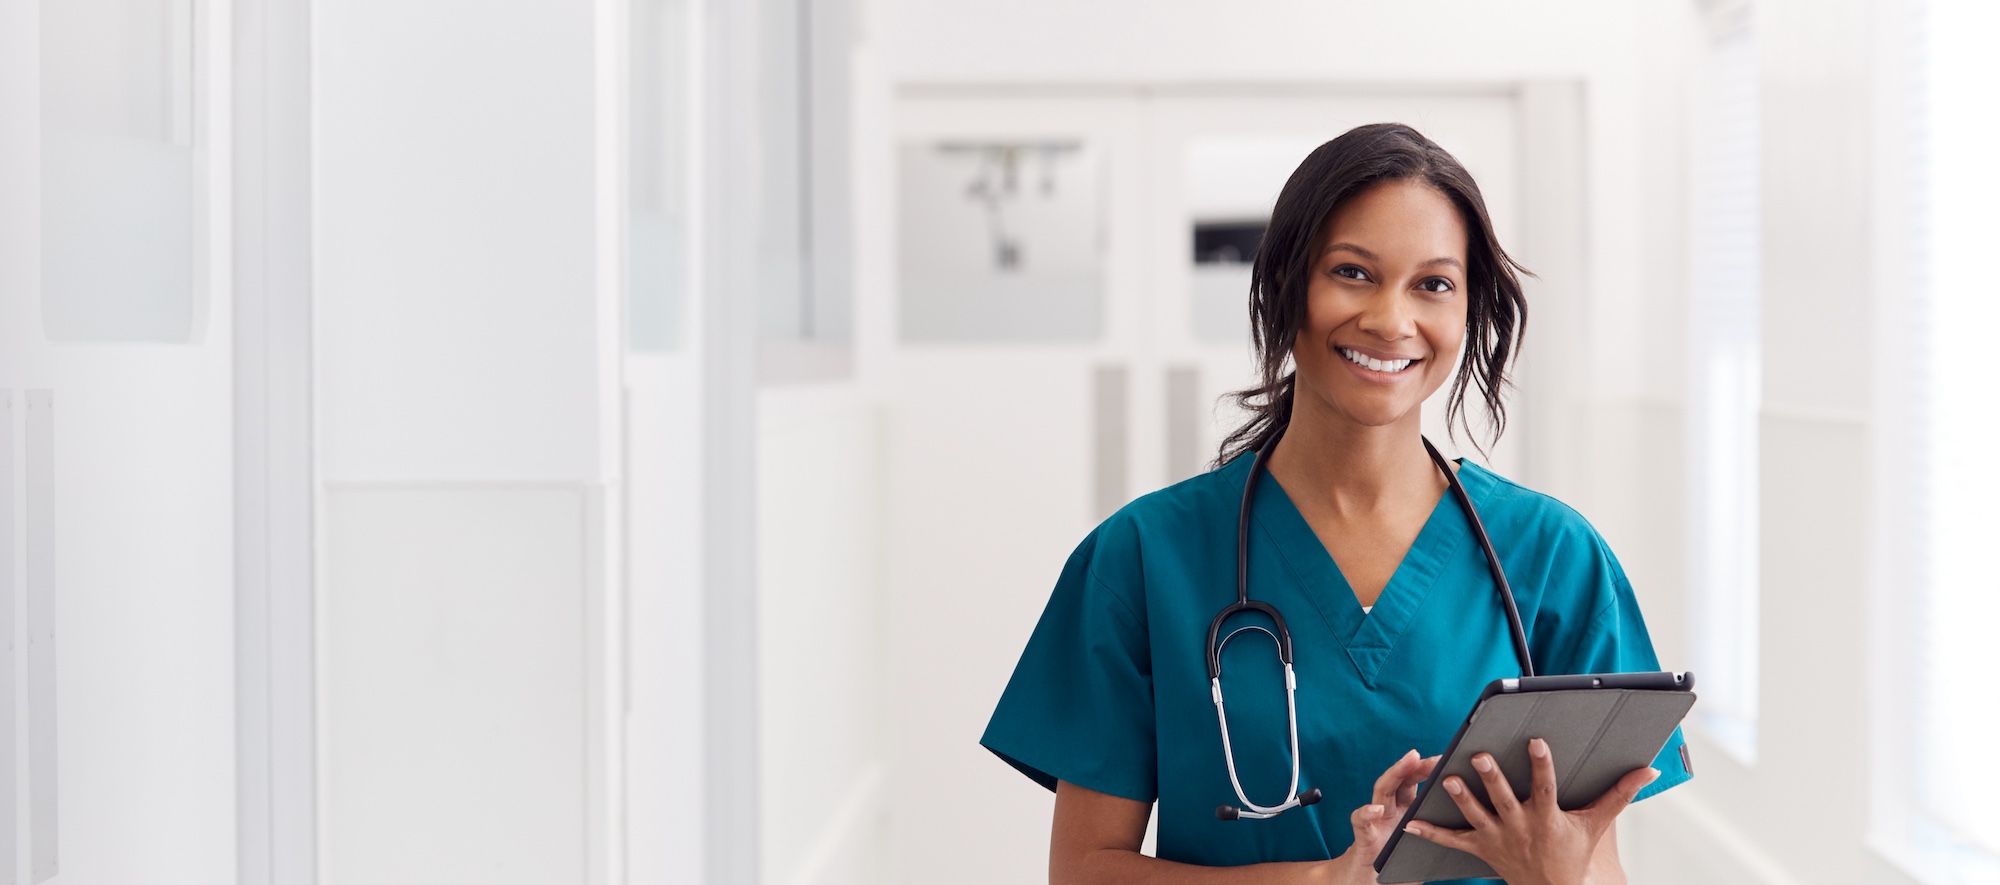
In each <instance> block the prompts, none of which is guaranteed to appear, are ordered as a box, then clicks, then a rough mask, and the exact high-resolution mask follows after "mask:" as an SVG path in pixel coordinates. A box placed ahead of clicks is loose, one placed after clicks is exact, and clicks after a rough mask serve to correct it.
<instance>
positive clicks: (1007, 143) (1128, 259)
mask: <svg viewBox="0 0 2000 885" xmlns="http://www.w3.org/2000/svg"><path fill="white" fill-rule="evenodd" d="M1516 106H1517V101H1516V98H1515V96H1514V94H1513V93H1511V92H1509V91H1506V90H1501V89H1494V90H1490V91H1484V92H1477V93H1465V94H1438V93H1422V94H1416V93H1412V94H1386V93H1352V92H1350V93H1338V94H1336V93H1312V92H1301V93H1297V94H1294V95H1290V96H1286V97H1276V98H1272V97H1249V96H1248V95H1246V94H1245V93H1242V92H1230V91H1213V90H1211V91H1207V92H1205V93H1204V92H1202V91H1200V90H1194V89H1185V90H1178V91H1176V90H1152V91H1147V92H1140V91H1132V90H1117V89H1070V90H1060V89H1056V90H1038V91H1027V90H1022V89H951V88H944V87H939V88H935V89H922V90H916V91H906V92H905V93H904V94H903V95H902V97H901V100H900V102H899V103H898V106H897V112H898V114H897V116H898V132H899V135H900V144H899V148H898V150H899V156H898V158H897V161H898V163H899V164H900V167H901V171H900V172H899V175H898V181H899V187H900V188H902V189H903V192H901V193H899V194H898V196H897V205H898V207H899V213H900V215H901V216H902V217H900V218H899V219H898V221H897V228H898V232H899V233H898V238H897V242H898V244H899V245H898V248H899V250H901V252H902V254H899V255H898V256H896V258H895V259H894V263H895V264H894V266H896V267H897V268H898V269H899V276H900V278H899V280H898V283H897V287H896V288H897V299H898V305H897V319H898V324H899V326H898V331H897V335H896V336H895V339H894V340H895V344H894V345H893V347H892V348H891V352H890V353H888V354H885V355H883V356H882V359H883V362H884V365H886V366H887V367H888V368H887V372H886V374H887V376H888V377H889V378H891V379H893V380H892V383H891V388H892V389H891V392H890V395H889V403H888V416H887V425H888V426H887V429H886V438H887V450H888V451H887V457H886V460H885V465H886V466H885V472H886V475H887V481H888V484H889V498H888V501H889V504H888V508H889V512H888V518H887V531H888V551H889V553H888V555H889V567H888V589H887V595H888V612H889V613H888V618H889V622H888V623H889V636H890V640H889V642H890V648H889V660H890V662H891V663H890V672H891V678H892V679H893V680H894V682H893V683H892V685H891V686H890V692H891V697H892V699H893V700H892V702H891V707H892V709H893V710H894V711H896V712H895V713H894V714H893V715H894V716H895V719H894V721H892V722H891V723H890V724H889V730H890V732H891V733H892V734H894V735H896V741H897V744H896V754H895V757H894V758H895V759H896V764H897V765H898V766H899V768H898V770H897V771H896V772H895V775H894V777H893V778H892V782H893V786H892V788H891V808H892V812H891V813H892V816H893V819H892V821H891V832H892V836H891V844H893V845H895V846H897V851H896V852H894V854H895V855H896V858H897V862H898V863H899V864H901V866H900V868H899V870H898V873H899V878H900V879H901V880H902V881H912V882H914V881H919V880H921V879H922V878H924V876H925V873H926V871H930V870H935V869H941V868H946V867H949V868H951V869H955V870H958V871H960V878H961V879H964V880H965V881H968V882H991V883H1004V882H1023V881H1036V880H1039V879H1040V878H1041V877H1042V876H1044V875H1046V873H1045V871H1046V868H1047V867H1046V856H1047V855H1046V851H1047V845H1048V838H1049V835H1048V834H1049V829H1048V828H1049V812H1050V808H1051V807H1052V800H1051V798H1050V796H1049V795H1048V794H1046V793H1044V792H1042V791H1041V790H1039V789H1038V788H1035V787H1033V786H1031V785H1030V784H1028V783H1027V782H1026V781H1025V780H1024V779H1023V778H1022V777H1021V776H1020V775H1019V774H1017V773H1015V772H1014V771H1013V770H1012V769H1011V768H1009V767H1008V766H1007V765H1005V764H1003V763H1001V762H1000V761H999V760H997V759H995V758H993V757H992V756H991V754H989V753H987V752H986V751H985V750H984V749H982V748H981V747H979V746H978V743H977V741H978V737H979V734H980V732H981V731H982V730H983V729H984V727H985V724H986V720H987V717H988V716H989V715H990V714H991V713H992V710H993V704H994V702H995V701H996V700H997V699H998V697H999V694H1000V691H1001V689H1002V688H1003V687H1004V685H1005V683H1006V680H1007V678H1008V676H1009V675H1010V674H1011V672H1012V670H1013V666H1014V663H1015V661H1016V660H1017V658H1018V656H1019V654H1020V651H1021V648H1022V646H1023V644H1024V643H1025V642H1026V640H1027V637H1028V634H1029V631H1030V630H1031V629H1032V627H1033V625H1034V623H1035V620H1036V618H1037V617H1038V616H1039V615H1040V614H1041V611H1042V607H1043V606H1044V605H1045V604H1046V602H1047V599H1048V593H1049V590H1050V588H1051V586H1052V585H1053V583H1054V581H1055V578H1056V575H1057V573H1058V572H1059V571H1060V569H1061V567H1062V563H1063V561H1064V559H1065V558H1066V557H1067V556H1068V554H1069V553H1070V551H1071V550H1072V549H1073V548H1074V547H1075V545H1076V544H1077V543H1078V542H1079V541H1080V540H1082V538H1083V536H1084V534H1085V533H1087V532H1088V531H1089V530H1090V529H1091V527H1092V526H1094V525H1095V524H1096V523H1097V522H1098V521H1099V520H1101V519H1102V518H1103V517H1104V516H1106V515H1108V514H1109V512H1110V510H1111V509H1114V508H1115V507H1116V506H1118V505H1120V504H1122V503H1123V502H1125V501H1128V500H1130V499H1131V498H1133V497H1137V496H1138V495H1140V494H1143V493H1145V492H1148V491H1151V490H1153V489H1156V488H1160V487H1162V486H1164V485H1166V484H1168V483H1170V482H1172V481H1176V480H1179V479H1182V478H1185V477H1187V476H1190V475H1192V474H1193V473H1194V472H1196V471H1197V470H1199V469H1202V467H1203V465H1205V464H1206V462H1207V461H1209V460H1211V459H1212V458H1213V457H1214V455H1215V449H1216V445H1217V444H1218V442H1219V441H1220V440H1221V438H1222V436H1223V435H1224V434H1226V433H1227V432H1228V430H1229V429H1231V428H1232V427H1233V426H1234V424H1235V422H1236V421H1237V420H1238V416H1237V414H1236V413H1235V412H1234V411H1233V409H1231V408H1229V407H1227V406H1226V405H1223V404H1221V403H1219V398H1220V397H1221V396H1222V395H1223V394H1224V393H1226V392H1228V391H1230V390H1234V389H1237V388H1240V387H1242V386H1245V385H1247V384H1248V383H1249V382H1250V380H1251V379H1252V378H1253V375H1254V366H1253V364H1252V361H1251V358H1250V351H1249V348H1248V320H1247V308H1245V307H1241V306H1240V304H1241V302H1240V301H1239V307H1238V308H1237V309H1236V310H1235V312H1234V313H1233V314H1232V313H1229V311H1228V309H1227V307H1226V306H1224V307H1221V308H1218V307H1217V305H1216V296H1215V295H1214V292H1215V290H1216V287H1218V286H1223V287H1226V286H1227V285H1228V282H1227V280H1217V279H1214V278H1211V279H1208V280H1205V281H1198V280H1197V279H1196V270H1195V268H1193V267H1192V265H1191V258H1190V256H1191V254H1192V248H1191V238H1192V225H1193V223H1194V222H1195V221H1198V220H1207V219H1209V218H1226V217H1229V216H1231V215H1234V214H1247V215H1249V216H1259V217H1261V216H1267V215H1268V213H1269V210H1270V206H1271V203H1272V202H1273V201H1274V200H1275V198H1276V196H1277V192H1278V187H1279V186H1280V185H1282V184H1283V182H1284V180H1285V178H1286V177H1288V176H1289V175H1290V174H1291V171H1292V169H1293V168H1294V167H1296V166H1297V164H1298V162H1299V161H1300V160H1302V159H1304V157H1305V155H1306V153H1307V152H1309V151H1310V150H1311V149H1312V148H1313V147H1315V146H1317V145H1318V144H1319V143H1321V142H1323V141H1325V140H1326V139H1329V138H1332V137H1334V136H1335V135H1338V134H1339V133H1341V132H1343V131H1345V130H1347V129H1348V128H1351V127H1353V126H1355V125H1359V124H1362V123H1367V122H1374V121H1378V120H1403V121H1406V122H1409V123H1411V124H1412V125H1414V126H1416V127H1417V128H1418V129H1419V130H1420V131H1423V132H1425V133H1426V134H1427V135H1429V136H1430V137H1432V138H1433V139H1434V140H1436V141H1438V142H1439V143H1440V144H1442V145H1444V146H1445V147H1446V148H1447V149H1449V150H1451V151H1453V153H1454V154H1455V155H1457V156H1458V157H1459V158H1460V159H1461V160H1462V161H1463V162H1464V163H1465V164H1466V165H1467V167H1468V168H1469V169H1470V170H1471V171H1472V173H1473V175H1474V176H1475V177H1476V178H1477V179H1478V181H1479V183H1480V185H1481V187H1482V189H1483V190H1484V192H1485V194H1486V196H1487V199H1488V202H1489V208H1490V210H1491V212H1492V213H1493V217H1494V220H1495V223H1496V225H1498V227H1499V232H1500V236H1501V237H1502V240H1503V242H1506V240H1507V237H1508V232H1509V229H1510V228H1511V227H1513V226H1515V221H1514V218H1515V212H1516V207H1517V206H1518V204H1519V197H1518V190H1519V188H1518V180H1519V179H1518V172H1517V165H1518V160H1519V157H1518V155H1517V150H1518V148H1517V145H1518V144H1519V143H1520V140H1519V131H1518V122H1517V117H1518V114H1517V110H1516ZM1010 151H1011V153H1012V156H1011V167H1012V168H1011V171H1010V170H1009V168H1008V167H1009V165H1010V159H1009V157H1008V154H1009V152H1010ZM954 158H955V159H954ZM1051 170H1052V171H1051ZM954 175H956V176H958V177H957V178H953V177H952V176H954ZM1010 175H1011V177H1012V188H1013V189H1012V191H1005V187H1006V185H1007V183H1008V180H1009V176H1010ZM1066 187H1068V188H1072V190H1068V191H1066V190H1065V188H1066ZM1075 187H1085V188H1094V189H1095V193H1094V198H1090V199H1085V198H1079V197H1078V196H1077V195H1076V193H1075V192H1074V190H1073V189H1074V188H1075ZM912 189H918V191H919V192H914V193H913V192H912ZM996 189H1000V190H1001V191H1002V192H1003V193H1005V194H1007V195H1008V196H1006V197H1005V198H1004V199H1002V198H996V197H995V196H994V194H995V192H996ZM1052 192H1053V193H1052ZM913 213H915V217H913ZM1036 225H1041V227H1039V228H1038V227H1036ZM1091 238H1095V239H1094V240H1092V239H1091ZM1079 240H1081V242H1079ZM1080 247H1087V249H1085V250H1084V251H1086V252H1087V253H1088V254H1091V255H1094V256H1095V260H1096V261H1097V263H1098V264H1097V268H1098V270H1097V273H1096V275H1095V284H1096V285H1095V287H1094V289H1093V288H1091V287H1089V286H1088V285H1086V284H1087V283H1089V282H1090V281H1091V276H1090V275H1089V274H1082V273H1076V272H1074V271H1075V266H1074V265H1075V261H1076V259H1077V253H1078V250H1079V248H1080ZM913 249H915V250H917V254H911V252H912V250H913ZM1040 256H1051V257H1050V259H1049V260H1052V261H1055V262H1056V263H1058V264H1063V267H1062V268H1059V269H1058V271H1054V272H1052V271H1049V270H1048V269H1047V267H1046V266H1045V265H1044V266H1037V264H1036V262H1037V260H1038V257H1040ZM1009 261H1012V262H1014V266H1013V267H1012V268H1007V267H1006V265H1007V262H1009ZM947 262H957V263H958V264H959V265H960V269H961V270H962V271H965V272H964V273H961V274H960V275H959V276H958V277H953V276H952V272H951V271H949V270H947V269H941V268H940V267H938V266H935V265H937V264H940V263H947ZM978 262H990V263H991V265H990V270H991V273H990V274H989V275H988V278H986V279H980V278H978V277H979V275H978V274H977V273H972V272H971V270H972V269H976V268H977V263H978ZM1065 262H1067V263H1065ZM1224 272H1225V273H1226V272H1227V269H1224ZM1006 273H1013V274H1015V276H1014V277H1007V276H1006ZM1036 274H1042V276H1041V277H1040V278H1039V279H1040V280H1041V282H1042V284H1043V286H1042V288H1041V289H1039V290H1036V289H1034V288H1033V287H1031V286H1028V285H1026V284H1025V283H1024V282H1023V281H1024V280H1034V279H1037V277H1036ZM1241 277H1242V286H1243V289H1244V290H1245V291H1244V292H1243V293H1239V294H1240V295H1242V296H1243V297H1247V286H1248V271H1247V269H1243V270H1242V271H1241ZM995 280H998V281H999V282H995ZM1202 283H1206V284H1208V288H1207V289H1202V290H1200V293H1199V294H1201V295H1202V297H1203V298H1206V299H1207V300H1206V301H1203V300H1199V299H1198V297H1197V295H1198V291H1197V286H1198V285H1200V284H1202ZM1093 292H1094V295H1093V294H1092V293H1093ZM1051 293H1055V294H1051ZM1058 296H1060V297H1058ZM1222 297H1228V296H1222ZM1093 298H1094V301H1093V300H1092V299H1093ZM1010 299H1011V300H1010ZM1078 299H1081V300H1082V301H1083V306H1082V307H1079V306H1078V304H1077V300H1078ZM1009 305H1012V306H1014V307H1016V308H1019V309H1018V310H1013V311H1012V312H1010V310H1009ZM1217 310H1220V311H1221V313H1220V314H1217V313H1216V312H1215V311H1217ZM954 311H956V313H954ZM1205 311H1206V312H1205ZM1218 316H1219V317H1221V319H1220V320H1218V319H1217V317H1218ZM1232 317H1233V319H1231V318H1232ZM1222 322H1234V323H1236V324H1237V326H1235V327H1234V328H1230V329H1225V330H1223V331H1220V332H1218V326H1219V323H1222ZM1441 400H1442V396H1440V397H1436V398H1434V401H1433V402H1432V403H1431V404H1428V405H1427V407H1426V432H1427V433H1428V434H1430V435H1431V437H1432V439H1433V441H1435V442H1437V443H1438V444H1439V446H1440V448H1441V449H1444V450H1445V451H1446V452H1447V454H1467V455H1468V456H1472V457H1478V456H1477V453H1476V452H1473V451H1472V449H1471V447H1470V446H1469V445H1461V446H1460V447H1458V450H1457V452H1454V451H1453V450H1452V448H1451V447H1449V446H1448V444H1447V437H1446V435H1445V434H1444V433H1443V431H1442V425H1441V420H1440V419H1441V418H1442V414H1441V413H1442V407H1441V404H1440V402H1439V401H1441ZM1523 417H1524V416H1523V414H1522V413H1521V412H1520V411H1519V410H1517V411H1516V412H1515V413H1514V416H1513V418H1512V419H1511V420H1517V421H1518V420H1521V419H1522V418H1523ZM1511 436H1513V435H1511V434H1510V437H1511ZM1521 459H1522V455H1521V452H1520V443H1519V442H1515V441H1513V440H1511V439H1510V442H1507V443H1502V444H1501V445H1500V446H1499V447H1498V448H1496V449H1494V458H1493V460H1492V461H1490V462H1489V463H1491V464H1493V465H1494V466H1496V467H1497V468H1498V469H1499V470H1500V471H1501V472H1502V473H1505V474H1510V475H1514V474H1516V473H1517V471H1518V469H1519V468H1518V467H1517V466H1516V465H1517V464H1519V463H1520V462H1521ZM1481 460H1486V459H1483V458H1482V459H1481ZM1224 602H1226V600H1218V602H1217V604H1218V606H1220V605H1221V604H1223V603H1224ZM1189 653H1190V654H1195V653H1197V652H1196V651H1195V650H1190V651H1189ZM938 802H948V803H949V806H950V812H949V813H944V814H932V813H929V811H927V809H929V808H932V807H934V806H935V804H936V803H938ZM968 853H969V854H970V856H968Z"/></svg>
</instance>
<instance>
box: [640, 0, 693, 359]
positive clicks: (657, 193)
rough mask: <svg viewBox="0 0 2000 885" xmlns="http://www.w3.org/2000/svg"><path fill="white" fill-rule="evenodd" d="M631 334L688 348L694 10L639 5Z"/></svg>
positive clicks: (674, 2)
mask: <svg viewBox="0 0 2000 885" xmlns="http://www.w3.org/2000/svg"><path fill="white" fill-rule="evenodd" d="M631 15H632V32H631V40H632V44H631V52H632V68H631V74H632V83H631V90H630V92H629V101H630V102H631V106H630V108H629V112H630V115H631V122H630V128H629V130H628V132H629V133H630V134H629V137H630V143H629V146H628V147H629V149H630V151H631V160H630V162H631V178H630V183H629V187H630V192H629V194H628V200H629V202H628V203H627V207H626V208H627V212H628V215H627V223H628V224H629V226H630V235H631V238H632V241H631V244H630V247H629V248H628V250H627V252H626V298H627V309H626V337H627V345H628V346H629V347H630V348H631V349H633V350H637V351H669V350H678V349H680V347H681V342H682V336H683V335H684V334H685V333H684V330H683V328H682V327H683V326H684V325H685V323H686V319H685V315H686V309H685V306H684V305H685V302H686V300H687V298H686V296H687V284H688V277H687V267H688V263H687V261H688V230H689V219H688V211H689V206H688V194H687V183H688V169H687V143H688V122H689V121H688V88H689V83H688V9H687V3H686V0H634V2H633V3H632V10H631Z"/></svg>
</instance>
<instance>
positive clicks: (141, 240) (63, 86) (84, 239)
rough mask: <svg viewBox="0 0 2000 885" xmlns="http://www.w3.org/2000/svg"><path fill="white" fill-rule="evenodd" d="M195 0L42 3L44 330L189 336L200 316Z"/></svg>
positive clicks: (105, 337) (58, 336) (82, 335)
mask: <svg viewBox="0 0 2000 885" xmlns="http://www.w3.org/2000/svg"><path fill="white" fill-rule="evenodd" d="M191 4H192V0H64V2H61V3H45V4H42V10H41V13H42V19H41V77H42V80H41V98H42V119H41V122H42V170H41V171H42V330H43V333H44V334H46V335H47V336H48V337H49V338H50V339H53V340H58V341H186V340H188V339H189V337H190V336H191V334H192V332H193V329H192V324H193V320H194V316H195V310H194V298H195V278H194V271H195V265H194V258H195V255H194V249H195V244H194V231H195V221H196V220H195V204H194V149H193V119H194V104H193V103H194V93H195V90H194V82H193V81H194V77H193V51H192V46H193V14H192V5H191Z"/></svg>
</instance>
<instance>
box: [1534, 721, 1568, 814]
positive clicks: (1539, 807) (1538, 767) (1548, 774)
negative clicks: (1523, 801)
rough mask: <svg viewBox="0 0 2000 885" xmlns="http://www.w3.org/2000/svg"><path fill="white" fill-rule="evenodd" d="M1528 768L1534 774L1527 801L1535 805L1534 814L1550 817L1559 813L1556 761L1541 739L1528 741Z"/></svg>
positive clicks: (1546, 743) (1547, 744)
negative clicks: (1557, 805)
mask: <svg viewBox="0 0 2000 885" xmlns="http://www.w3.org/2000/svg"><path fill="white" fill-rule="evenodd" d="M1528 766H1529V768H1530V769H1532V770H1533V772H1534V773H1533V775H1532V776H1533V779H1534V783H1533V784H1532V785H1530V786H1529V793H1528V797H1529V798H1528V801H1530V802H1533V803H1535V811H1536V813H1538V814H1543V815H1551V814H1555V813H1556V812H1557V811H1560V810H1561V809H1559V808H1557V807H1556V759H1555V754H1554V753H1551V752H1549V742H1548V741H1545V740H1542V739H1541V738H1535V739H1533V740H1530V741H1528Z"/></svg>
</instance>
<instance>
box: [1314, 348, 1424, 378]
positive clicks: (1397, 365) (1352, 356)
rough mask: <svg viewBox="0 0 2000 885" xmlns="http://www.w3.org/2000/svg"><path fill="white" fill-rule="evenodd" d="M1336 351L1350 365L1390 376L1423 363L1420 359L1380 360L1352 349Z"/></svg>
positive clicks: (1338, 349) (1337, 349)
mask: <svg viewBox="0 0 2000 885" xmlns="http://www.w3.org/2000/svg"><path fill="white" fill-rule="evenodd" d="M1334 349H1335V350H1336V351H1338V352H1339V353H1340V355H1341V356H1343V357H1345V358H1346V359H1347V361H1348V362H1350V363H1353V364H1355V365H1357V366H1360V367H1361V368H1364V369H1367V370H1369V371H1373V372H1382V373H1385V374H1389V375H1394V374H1396V373H1397V372H1401V371H1403V370H1404V369H1408V368H1409V367H1411V366H1414V365H1416V364H1417V363H1420V362H1423V360H1420V359H1415V360H1378V359H1375V358H1373V357H1370V356H1366V355H1363V354H1362V353H1360V352H1359V351H1356V350H1354V349H1352V348H1347V347H1337V348H1334Z"/></svg>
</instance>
